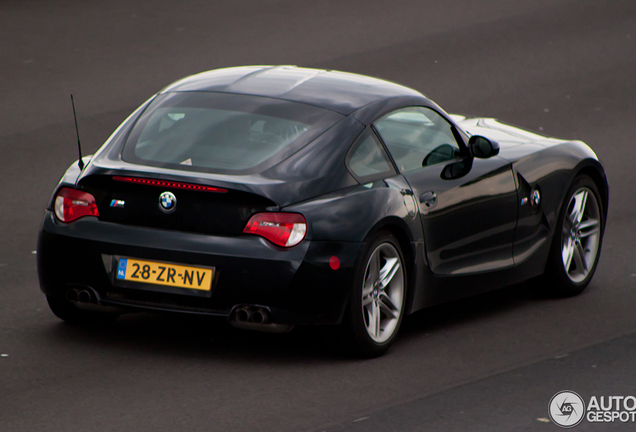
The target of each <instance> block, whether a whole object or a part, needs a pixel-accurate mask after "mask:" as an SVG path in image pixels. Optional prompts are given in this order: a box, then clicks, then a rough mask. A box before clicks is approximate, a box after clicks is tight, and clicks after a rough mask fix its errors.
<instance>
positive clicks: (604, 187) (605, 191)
mask: <svg viewBox="0 0 636 432" xmlns="http://www.w3.org/2000/svg"><path fill="white" fill-rule="evenodd" d="M580 175H586V176H588V177H590V178H591V179H592V181H593V182H594V184H595V185H596V187H597V189H598V191H599V193H600V194H601V200H602V201H603V204H602V205H601V208H602V210H603V221H604V223H606V221H607V212H608V208H609V207H608V201H609V186H608V184H607V177H606V176H605V172H604V171H603V170H602V168H599V167H597V166H595V165H591V164H590V165H586V166H583V167H581V168H580V169H579V170H578V171H577V172H576V174H575V176H574V178H576V177H578V176H580ZM573 180H574V179H573ZM603 229H605V227H604V226H603Z"/></svg>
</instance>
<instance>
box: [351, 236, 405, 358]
mask: <svg viewBox="0 0 636 432" xmlns="http://www.w3.org/2000/svg"><path fill="white" fill-rule="evenodd" d="M406 287H407V279H406V268H405V265H404V256H403V255H402V251H401V249H400V245H399V243H398V241H397V239H396V238H395V237H394V236H393V235H391V234H390V233H388V232H382V233H379V234H378V235H376V236H375V237H374V238H373V239H372V241H371V242H370V243H369V247H368V249H367V251H366V253H365V255H364V258H363V260H361V262H360V264H359V267H358V269H357V275H356V278H355V283H354V286H353V289H352V292H351V300H350V302H349V310H348V314H347V319H346V320H345V325H346V326H347V327H348V329H347V330H348V333H349V335H350V336H351V338H352V339H353V344H352V345H353V347H354V349H355V350H356V352H357V353H358V354H360V355H362V356H363V357H377V356H379V355H382V354H384V353H385V352H386V351H387V350H388V349H389V346H390V345H391V343H392V342H393V340H394V339H395V337H396V335H397V333H398V330H399V328H400V324H401V323H402V318H403V316H404V308H405V300H406Z"/></svg>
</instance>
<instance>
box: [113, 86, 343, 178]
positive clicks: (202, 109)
mask: <svg viewBox="0 0 636 432" xmlns="http://www.w3.org/2000/svg"><path fill="white" fill-rule="evenodd" d="M340 118H341V116H340V115H339V114H336V113H333V112H331V111H327V110H323V109H320V108H316V107H313V106H308V105H304V104H298V103H294V102H288V101H280V100H276V99H269V98H264V97H254V96H245V95H235V94H222V93H211V92H183V93H168V94H164V95H160V96H158V97H157V98H156V99H155V100H154V101H153V102H152V103H151V104H150V106H149V107H148V108H147V109H146V111H145V112H144V113H143V114H142V115H141V116H140V118H139V120H138V121H137V123H136V124H135V126H134V128H133V130H132V131H131V134H130V136H129V137H128V139H127V142H126V146H125V149H124V159H125V160H126V161H130V162H135V163H140V164H145V165H154V166H160V167H170V168H179V169H186V170H198V171H209V172H246V171H250V170H251V171H258V168H260V169H266V168H267V167H268V166H272V165H274V164H275V163H277V162H280V161H281V160H283V159H284V158H285V157H286V156H288V155H289V154H291V153H292V152H294V151H296V150H297V149H299V148H300V147H302V146H303V145H304V144H307V143H308V142H309V141H311V140H312V139H313V138H315V137H316V136H318V135H319V134H320V133H322V132H324V131H325V130H326V129H328V128H329V127H330V126H332V125H333V124H334V123H335V122H337V121H338V120H339V119H340ZM267 162H269V163H267Z"/></svg>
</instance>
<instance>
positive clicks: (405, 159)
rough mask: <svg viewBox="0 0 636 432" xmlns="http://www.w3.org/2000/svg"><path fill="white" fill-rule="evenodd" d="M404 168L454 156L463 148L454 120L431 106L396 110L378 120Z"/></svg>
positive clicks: (399, 166) (383, 138) (399, 164)
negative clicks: (458, 142)
mask: <svg viewBox="0 0 636 432" xmlns="http://www.w3.org/2000/svg"><path fill="white" fill-rule="evenodd" d="M375 128H376V129H377V131H378V133H379V134H380V136H381V137H382V140H384V143H385V144H386V146H387V148H388V149H389V153H391V156H393V160H395V163H396V165H397V166H398V168H399V169H400V171H401V172H406V171H412V170H414V169H417V168H421V167H422V166H428V165H435V164H438V163H442V162H446V161H449V160H452V159H455V158H456V157H457V156H459V154H460V148H459V145H458V144H457V141H456V139H455V135H454V134H453V130H452V126H451V124H450V123H449V122H448V121H447V120H446V119H445V118H444V117H442V116H441V115H439V114H438V113H436V112H435V111H433V110H432V109H430V108H424V107H411V108H404V109H401V110H398V111H394V112H392V113H390V114H387V115H385V116H384V117H382V118H381V119H380V120H378V121H376V122H375Z"/></svg>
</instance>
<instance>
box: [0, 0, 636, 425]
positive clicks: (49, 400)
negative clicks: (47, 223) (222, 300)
mask: <svg viewBox="0 0 636 432" xmlns="http://www.w3.org/2000/svg"><path fill="white" fill-rule="evenodd" d="M244 64H295V65H299V66H308V67H318V68H330V69H339V70H344V71H350V72H358V73H363V74H368V75H373V76H377V77H380V78H385V79H389V80H393V81H396V82H399V83H403V84H406V85H409V86H411V87H414V88H416V89H418V90H420V91H422V92H423V93H425V94H426V95H428V96H429V97H431V98H432V99H433V100H435V101H436V102H438V103H439V104H440V105H441V106H443V107H444V108H445V109H446V110H447V111H449V112H452V113H458V114H474V115H480V116H493V117H497V118H499V119H501V120H504V121H506V122H509V123H512V124H516V125H519V126H522V127H526V128H530V129H534V130H537V131H542V132H543V133H545V134H547V135H550V136H556V137H560V138H570V139H581V140H583V141H585V142H587V143H588V144H590V145H591V146H592V147H593V148H594V150H595V151H596V152H597V154H598V155H599V156H600V158H601V159H602V161H603V162H604V164H605V168H606V171H607V173H608V178H609V183H610V212H609V218H608V222H607V230H606V234H605V241H604V244H603V251H602V255H601V260H600V264H599V267H598V270H597V272H596V276H595V277H594V279H593V281H592V283H591V285H590V286H589V288H588V290H587V291H586V292H585V293H584V294H583V295H581V296H579V297H577V298H572V299H566V300H554V299H546V298H543V297H541V296H539V295H536V294H535V292H536V291H537V287H536V286H532V284H525V285H521V286H515V287H512V288H509V289H505V290H501V291H498V292H494V293H490V294H487V295H482V296H479V297H476V298H473V299H470V300H466V301H462V302H457V303H452V304H448V305H443V306H439V307H435V308H432V309H428V310H425V311H422V312H419V313H417V314H415V315H413V316H411V317H410V318H409V319H408V320H407V321H406V322H405V325H404V328H403V331H402V334H401V336H400V338H399V339H398V341H397V342H396V344H395V346H394V347H393V349H392V350H391V351H390V352H389V353H388V354H387V355H386V356H384V357H382V358H379V359H374V360H369V361H360V360H352V359H350V358H347V357H343V356H342V355H340V354H338V353H337V352H335V351H334V350H333V349H331V348H330V346H331V345H330V343H329V340H328V336H326V335H325V334H324V333H323V332H320V331H316V330H315V329H311V328H305V329H303V328H301V329H297V331H294V332H292V333H290V334H286V335H270V334H260V333H250V332H244V331H239V330H235V329H231V328H229V327H227V326H226V325H225V323H223V322H215V321H210V320H207V319H200V318H188V317H173V316H156V315H150V314H135V315H127V316H124V317H122V318H120V319H119V320H118V321H117V322H116V323H115V324H114V325H113V326H112V327H106V328H77V327H72V326H69V325H66V324H64V323H62V322H61V321H59V320H58V319H57V318H55V317H54V316H53V314H52V313H51V312H50V311H49V310H48V308H47V305H46V302H45V299H44V296H43V295H42V294H41V293H40V291H39V288H38V280H37V275H36V270H35V255H34V254H33V251H34V249H35V247H36V236H37V230H38V226H39V223H40V221H41V218H42V214H43V208H44V206H45V204H46V201H47V199H48V197H49V194H50V193H51V190H52V188H53V187H54V185H55V184H56V182H57V181H58V179H59V178H60V176H61V174H62V173H63V172H64V170H65V169H66V168H67V167H68V165H69V164H70V163H71V162H72V161H73V160H74V159H75V158H76V147H75V146H76V141H75V130H74V125H73V118H72V111H71V106H70V101H69V94H70V93H74V95H75V101H76V107H77V111H78V120H79V125H80V133H81V136H82V145H83V147H84V152H85V153H86V154H88V153H91V152H94V151H95V150H96V149H97V148H98V147H99V146H100V144H101V143H102V142H103V141H104V140H105V139H106V138H107V137H108V135H109V134H110V133H111V132H112V130H114V128H115V127H116V126H117V125H118V124H119V123H120V122H121V121H122V120H123V119H124V118H125V117H126V116H127V115H128V114H129V113H130V112H131V111H132V110H133V109H134V108H135V107H137V106H138V105H140V104H141V103H142V102H144V101H145V100H146V99H147V98H148V97H150V96H151V95H152V94H153V93H154V92H156V91H158V90H159V89H161V88H162V87H163V86H164V85H166V84H168V83H170V82H172V81H173V80H175V79H178V78H180V77H182V76H185V75H188V74H192V73H196V72H200V71H203V70H208V69H213V68H217V67H225V66H235V65H244ZM635 84H636V2H634V1H633V0H624V1H621V0H614V1H600V0H599V1H587V0H572V1H565V0H563V1H557V0H533V1H530V0H528V1H523V0H518V1H510V0H483V1H479V2H477V1H468V0H466V1H459V0H446V1H443V2H441V1H402V0H392V1H346V2H343V1H336V0H334V1H313V2H306V1H291V0H290V1H256V0H254V1H243V0H233V1H214V2H205V1H176V0H175V1H162V0H154V1H150V0H138V1H131V0H126V1H121V0H112V1H107V2H105V1H103V2H88V1H79V0H68V1H61V0H60V1H54V0H48V1H10V0H4V1H2V2H0V163H1V165H0V186H1V190H2V198H1V199H0V431H4V432H9V431H47V432H54V431H64V432H73V431H81V432H86V431H128V430H129V431H138V432H143V431H153V432H156V431H175V430H180V431H277V432H280V431H358V430H364V431H380V430H382V431H424V430H439V431H464V430H466V431H468V430H470V431H519V430H533V431H542V430H559V428H558V427H557V426H556V425H555V424H553V423H550V422H549V421H546V419H547V417H548V403H549V401H550V398H551V397H552V396H553V395H554V394H555V393H557V392H558V391H561V390H566V389H568V390H573V391H576V392H578V393H579V394H580V395H581V396H583V398H584V399H586V400H587V399H589V398H590V397H592V396H597V397H600V396H629V395H636V368H635V367H634V359H635V358H636V311H635V307H634V305H636V260H635V255H636V203H635V199H636V169H635V168H634V167H635V164H636V140H635V139H634V123H635V121H636V102H635V101H636V85H635ZM635 427H636V423H621V422H620V421H619V422H614V423H605V424H594V423H590V422H588V421H587V420H586V421H584V422H583V423H581V425H579V426H577V427H576V428H575V429H574V430H634V428H635Z"/></svg>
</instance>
